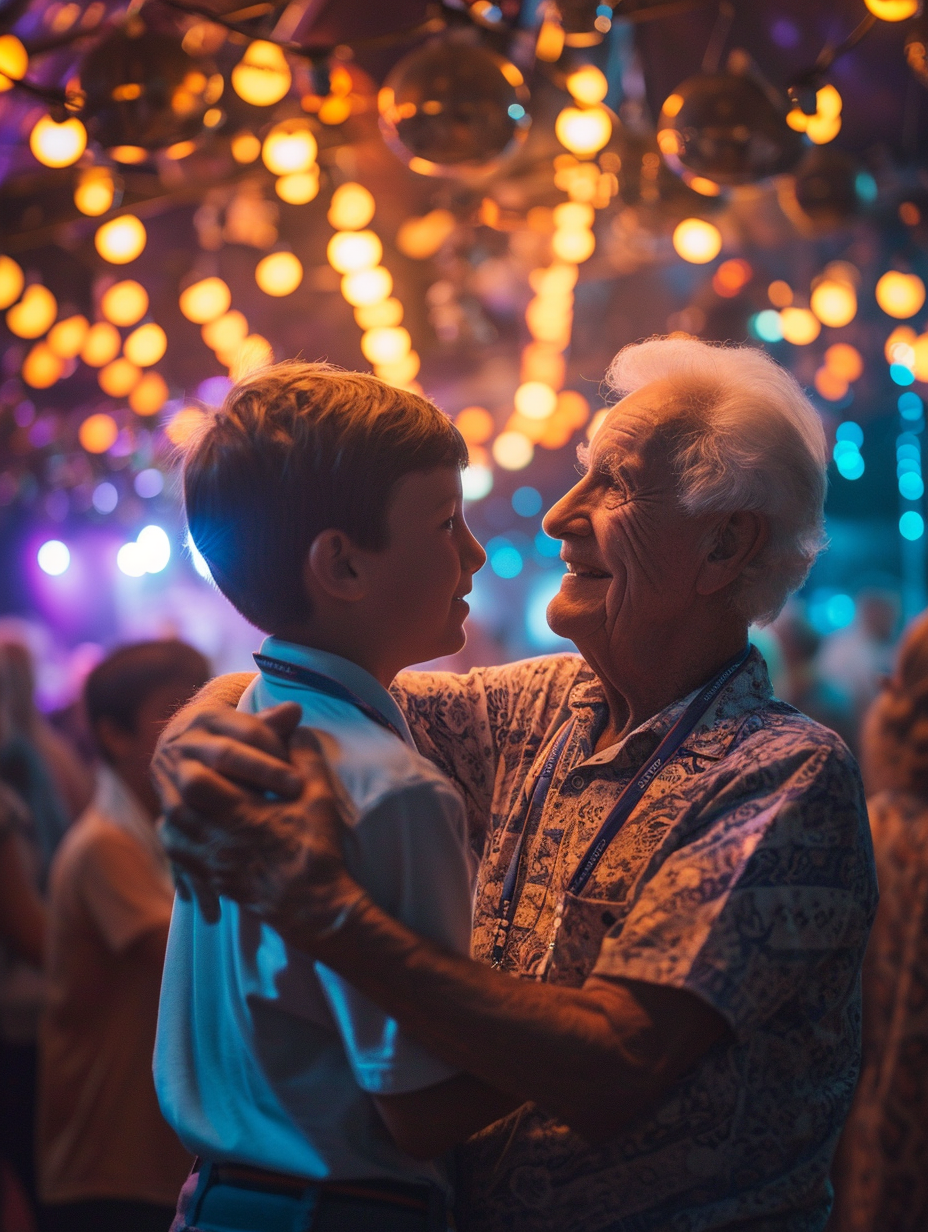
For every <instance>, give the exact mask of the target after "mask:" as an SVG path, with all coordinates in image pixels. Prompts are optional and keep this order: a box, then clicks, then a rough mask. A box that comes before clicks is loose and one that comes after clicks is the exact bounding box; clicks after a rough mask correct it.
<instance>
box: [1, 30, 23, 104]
mask: <svg viewBox="0 0 928 1232" xmlns="http://www.w3.org/2000/svg"><path fill="white" fill-rule="evenodd" d="M28 68H29V53H28V52H27V51H26V49H25V47H24V46H23V45H22V43H21V42H20V41H19V39H18V38H17V37H16V35H15V34H4V35H3V36H2V37H0V94H2V93H4V91H6V90H11V89H12V88H13V82H14V81H22V79H23V78H24V77H25V75H26V70H27V69H28Z"/></svg>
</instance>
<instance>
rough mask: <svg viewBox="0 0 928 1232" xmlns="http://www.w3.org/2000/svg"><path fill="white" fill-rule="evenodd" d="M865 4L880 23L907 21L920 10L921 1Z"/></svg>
mask: <svg viewBox="0 0 928 1232" xmlns="http://www.w3.org/2000/svg"><path fill="white" fill-rule="evenodd" d="M864 4H866V6H867V8H868V9H869V10H870V12H871V13H872V14H873V16H874V17H879V19H880V21H905V20H906V18H908V17H914V16H915V14H916V13H917V12H918V10H919V0H864Z"/></svg>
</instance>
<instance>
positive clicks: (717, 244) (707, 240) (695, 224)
mask: <svg viewBox="0 0 928 1232" xmlns="http://www.w3.org/2000/svg"><path fill="white" fill-rule="evenodd" d="M673 246H674V248H675V249H676V251H677V253H678V255H679V256H681V257H682V258H683V260H684V261H689V262H691V263H692V264H693V265H704V264H705V263H706V262H707V261H713V260H714V259H715V258H716V257H717V256H718V255H719V253H720V252H721V250H722V233H721V231H719V229H718V227H716V226H713V224H712V223H711V222H706V221H705V219H702V218H685V219H684V220H683V222H681V223H678V224H677V226H676V227H675V229H674V233H673Z"/></svg>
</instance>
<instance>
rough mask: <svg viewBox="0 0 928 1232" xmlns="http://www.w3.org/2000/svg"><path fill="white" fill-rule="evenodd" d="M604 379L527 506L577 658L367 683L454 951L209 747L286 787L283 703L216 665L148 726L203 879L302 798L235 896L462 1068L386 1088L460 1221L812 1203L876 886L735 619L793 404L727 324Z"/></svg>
mask: <svg viewBox="0 0 928 1232" xmlns="http://www.w3.org/2000/svg"><path fill="white" fill-rule="evenodd" d="M611 377H612V381H613V385H614V386H615V388H616V389H617V390H618V391H619V392H620V393H623V394H625V395H626V396H625V397H624V398H623V400H622V401H621V402H619V403H618V405H617V406H616V407H614V409H613V410H612V411H611V412H610V414H609V416H608V417H607V419H606V422H605V424H604V425H603V427H602V428H601V429H600V431H599V432H598V433H597V435H596V437H595V438H594V440H593V442H592V444H591V446H590V449H589V454H588V456H584V457H583V459H582V461H583V462H584V465H585V473H584V475H583V477H582V478H581V479H580V481H579V483H577V484H576V485H575V486H574V487H573V488H572V489H571V490H570V491H569V492H568V493H567V494H566V495H565V496H564V497H563V498H562V499H561V500H560V501H559V502H558V503H557V504H556V505H555V506H554V508H553V509H552V510H551V511H550V512H549V513H548V515H547V518H546V521H545V526H546V529H547V531H548V533H549V534H551V535H553V536H555V537H557V538H559V539H561V540H562V541H563V545H564V546H563V550H562V555H563V558H564V560H565V562H566V564H567V572H566V574H565V576H564V579H563V582H562V585H561V589H560V592H559V593H558V595H557V596H556V597H555V598H554V600H553V601H552V603H551V606H550V608H549V611H548V617H549V621H550V624H551V626H552V628H553V629H555V630H556V632H558V633H560V634H562V635H563V636H564V637H568V638H570V639H571V640H572V641H573V642H574V643H575V644H576V645H577V647H578V649H579V650H580V652H581V656H582V657H576V656H572V655H557V656H552V657H547V658H542V659H536V660H530V661H527V662H523V663H516V664H511V665H508V666H504V667H498V668H487V669H476V670H474V671H472V672H470V673H469V674H468V675H466V676H455V675H451V674H444V673H423V674H419V673H404V674H402V675H401V676H400V677H398V678H397V680H396V682H395V685H394V694H395V697H396V698H397V700H398V702H399V703H400V705H401V707H402V708H403V710H404V712H405V714H406V717H407V718H408V720H409V724H410V727H411V729H412V731H413V734H414V737H415V739H416V741H417V743H418V745H419V747H420V749H421V750H422V751H423V752H424V753H425V754H426V755H427V756H429V757H430V758H431V759H432V760H433V761H434V762H435V763H436V764H437V765H439V766H440V767H441V768H442V769H443V770H444V771H445V772H446V773H447V774H448V775H449V776H450V777H451V778H452V779H453V780H454V781H455V782H456V783H457V784H458V786H459V787H460V789H461V791H462V792H463V795H464V797H465V800H466V803H467V805H468V809H469V813H470V818H471V823H472V826H473V831H474V834H475V836H477V837H478V838H479V840H480V844H481V850H482V862H481V867H480V873H479V878H478V885H477V891H476V900H475V926H474V942H473V959H467V958H463V957H459V956H454V955H450V954H448V953H445V952H443V951H442V950H441V949H439V948H438V947H437V946H435V945H433V944H431V943H429V942H427V941H425V940H423V939H421V938H419V937H418V936H416V935H415V934H413V933H411V932H410V931H408V930H407V929H405V928H404V927H402V926H401V925H399V924H397V923H396V922H395V921H393V920H392V919H391V918H390V917H389V916H387V915H385V914H384V913H383V912H381V911H380V910H379V909H378V908H377V907H376V906H375V905H374V904H373V903H372V902H371V901H370V899H369V898H368V897H367V895H366V894H365V893H364V891H363V890H362V889H361V887H359V886H358V885H357V884H356V883H355V882H353V881H352V879H351V878H350V877H349V875H348V874H347V872H346V871H345V868H344V865H343V863H342V861H341V857H340V849H339V843H338V836H337V835H336V834H335V833H334V831H333V827H332V825H331V823H328V822H325V821H324V819H322V818H320V814H319V810H318V807H317V806H316V809H315V813H314V824H313V826H311V827H306V826H305V824H304V820H303V818H302V816H301V809H302V807H303V806H302V804H301V802H300V799H301V798H305V797H301V798H298V799H296V802H295V803H287V802H286V801H285V802H279V803H277V802H271V801H268V800H267V798H266V796H261V797H260V798H259V797H258V795H257V794H256V793H254V792H249V791H247V790H246V789H244V788H242V787H241V786H234V785H233V784H232V783H231V782H229V781H226V779H225V778H223V777H220V775H227V776H229V779H234V780H235V781H236V782H237V783H238V784H239V785H240V784H242V783H247V784H250V785H252V786H253V787H255V788H259V789H261V790H262V791H267V789H271V790H273V791H274V792H276V793H277V794H278V795H280V796H284V797H286V798H287V799H288V800H293V799H294V798H295V797H300V793H301V792H302V791H303V790H304V781H303V779H302V778H301V777H300V776H299V775H298V774H296V773H295V771H294V768H293V766H292V765H290V766H288V765H286V764H284V762H285V759H286V756H287V753H286V748H285V737H286V733H287V727H288V724H290V725H292V723H293V721H294V719H293V716H292V715H290V714H288V713H286V712H283V711H280V712H278V713H277V714H276V715H274V716H272V718H273V721H274V722H275V723H276V725H277V731H276V732H274V731H272V730H271V729H270V728H269V727H268V726H267V725H265V724H262V723H261V722H259V721H258V720H257V719H255V718H254V717H250V716H246V715H244V714H238V713H235V712H232V711H231V710H229V709H228V703H229V702H234V701H235V699H236V698H237V697H238V695H239V694H240V692H241V689H242V687H243V686H244V683H245V681H244V679H242V678H229V679H227V680H225V681H221V682H217V683H216V684H215V685H214V686H211V690H210V691H208V692H207V693H206V694H205V695H204V696H203V698H201V700H200V701H199V702H198V703H197V704H195V705H194V706H193V707H192V708H191V709H188V711H186V712H184V715H183V716H182V717H180V718H179V719H177V720H175V722H174V724H173V725H172V728H171V729H170V731H169V733H168V739H167V740H166V741H165V743H164V745H163V749H162V753H161V758H160V763H159V770H160V774H161V777H162V781H163V784H164V786H165V790H166V791H167V792H168V794H169V795H172V793H176V792H177V791H179V792H180V797H181V798H182V799H183V801H184V802H185V805H184V806H183V807H181V805H180V804H179V803H178V796H177V795H176V794H173V795H172V798H173V800H174V801H175V803H176V804H177V807H176V808H175V810H174V817H175V821H174V828H173V829H172V831H171V834H170V838H171V842H172V844H173V848H174V852H175V855H176V857H177V859H178V861H179V862H180V863H182V864H183V866H184V867H185V868H186V869H187V871H188V874H189V875H190V876H192V878H193V879H194V881H196V882H197V883H198V885H199V887H200V888H201V890H203V889H205V888H206V887H208V886H209V885H211V886H212V887H213V889H218V890H219V891H227V892H231V893H233V894H237V895H240V896H242V897H244V898H246V899H247V898H248V897H249V895H251V896H252V900H254V891H253V888H250V887H249V886H248V885H245V884H243V881H244V878H241V879H239V881H237V880H236V873H235V868H236V859H237V856H238V855H239V854H240V853H242V852H245V851H249V854H250V851H251V850H253V849H254V847H256V846H257V845H258V844H259V843H261V842H264V843H265V844H266V846H268V847H272V846H273V842H274V841H276V840H275V839H274V837H273V836H275V835H276V836H278V837H279V836H281V835H282V836H284V838H286V836H287V835H288V834H290V833H292V828H293V826H294V825H295V824H297V825H299V824H303V828H304V829H305V830H307V836H306V838H305V844H306V847H307V850H308V852H309V854H310V857H312V856H315V857H317V858H309V859H308V860H307V861H306V863H305V868H304V871H303V872H302V873H300V874H298V875H296V876H293V877H290V878H289V879H288V878H282V881H283V883H284V885H283V888H282V890H281V892H280V893H279V894H277V895H275V894H272V895H271V896H270V901H268V902H266V903H265V910H267V911H268V913H269V914H270V915H271V917H272V919H273V921H274V924H275V926H276V927H277V928H278V929H279V931H281V932H282V933H283V935H284V936H285V938H286V939H287V940H288V941H289V942H290V943H291V944H293V945H295V946H298V947H300V948H302V949H304V950H306V951H308V952H309V953H310V954H312V955H314V956H315V957H316V958H318V959H320V960H322V961H324V962H325V963H326V964H327V965H329V966H330V967H332V968H334V969H335V970H336V971H338V972H339V973H341V974H342V975H343V976H344V977H346V978H347V979H349V980H350V981H352V982H353V983H354V984H355V985H356V986H357V987H358V988H360V989H361V990H362V991H363V992H365V993H366V994H367V995H368V996H369V997H370V998H371V999H372V1000H374V1001H375V1002H377V1003H378V1004H379V1005H380V1006H382V1007H383V1008H384V1009H385V1010H386V1011H387V1012H388V1013H389V1014H391V1015H392V1016H393V1017H394V1018H395V1019H396V1020H397V1021H398V1023H399V1024H400V1026H401V1027H402V1028H403V1029H404V1030H405V1031H406V1032H407V1033H408V1034H409V1035H410V1036H412V1037H413V1038H416V1039H418V1040H419V1041H420V1042H421V1043H423V1044H424V1045H426V1046H427V1047H428V1048H429V1049H431V1050H432V1051H433V1052H434V1053H435V1054H436V1055H438V1056H439V1057H441V1058H443V1059H444V1060H445V1061H446V1062H449V1063H451V1064H452V1065H454V1066H456V1067H458V1068H459V1069H460V1070H461V1071H462V1074H463V1075H464V1076H470V1077H469V1078H466V1079H464V1080H463V1083H462V1084H461V1083H459V1085H458V1086H457V1087H456V1088H455V1090H454V1093H453V1098H452V1093H451V1092H448V1093H446V1096H445V1097H444V1102H442V1100H443V1097H442V1094H441V1092H440V1091H439V1090H437V1089H436V1091H434V1092H433V1098H431V1100H430V1099H429V1098H428V1093H427V1092H419V1093H416V1095H411V1096H409V1097H408V1099H409V1106H408V1107H407V1108H405V1109H404V1108H402V1107H395V1108H394V1111H393V1113H392V1115H394V1116H395V1117H396V1118H397V1121H398V1123H399V1122H402V1121H403V1119H404V1117H406V1118H408V1121H409V1124H410V1125H418V1126H419V1130H420V1132H419V1136H418V1139H416V1136H415V1135H414V1134H412V1135H411V1136H410V1137H409V1138H408V1140H409V1141H410V1142H414V1141H418V1142H419V1143H420V1144H421V1143H426V1144H427V1143H431V1144H433V1149H434V1151H435V1152H436V1153H437V1151H438V1150H440V1149H442V1148H443V1147H444V1146H446V1145H448V1144H449V1143H451V1142H453V1141H456V1140H457V1141H461V1142H462V1145H461V1147H460V1148H459V1151H458V1165H459V1166H458V1188H459V1218H460V1222H461V1226H462V1227H463V1228H466V1229H470V1230H473V1232H476V1230H479V1232H503V1230H504V1229H507V1230H508V1229H518V1230H519V1232H536V1230H537V1232H542V1230H550V1232H574V1230H576V1232H600V1230H603V1232H605V1230H606V1229H608V1230H610V1232H620V1230H621V1232H633V1230H634V1232H651V1230H654V1232H658V1230H663V1229H671V1228H672V1229H678V1230H680V1232H684V1230H685V1232H697V1230H702V1229H726V1230H730V1232H734V1229H739V1230H747V1229H750V1230H751V1232H773V1230H774V1229H776V1230H777V1232H786V1230H787V1229H788V1230H789V1232H818V1230H819V1229H822V1228H823V1227H824V1225H825V1222H826V1219H827V1217H828V1212H829V1208H830V1205H831V1189H830V1185H829V1182H828V1168H829V1163H830V1159H831V1155H832V1151H833V1149H834V1145H835V1142H836V1139H837V1135H838V1132H839V1130H840V1128H841V1124H842V1122H843V1120H844V1117H845V1114H846V1112H847V1109H848V1106H849V1102H850V1098H851V1094H852V1092H853V1088H854V1084H855V1080H856V1076H857V1068H858V1048H859V1038H858V1037H859V1022H860V1003H859V973H860V965H861V959H862V956H863V950H864V946H865V943H866V939H867V933H868V930H869V926H870V922H871V918H872V915H873V912H874V908H875V902H876V884H875V877H874V872H873V861H872V852H871V847H870V842H869V836H868V829H867V822H866V812H865V808H864V802H863V796H862V791H861V786H860V781H859V777H858V773H857V769H856V766H855V764H854V761H853V759H852V758H851V756H850V754H849V753H848V751H847V749H846V748H845V746H844V745H843V744H842V743H841V741H840V740H839V739H838V738H837V737H836V736H835V735H834V734H833V733H831V732H830V731H827V730H825V729H824V728H822V727H820V726H818V725H817V724H815V723H813V722H812V721H811V720H809V719H807V718H806V717H805V716H803V715H801V714H799V713H798V712H797V711H795V710H793V709H792V708H791V707H789V706H787V705H785V704H783V703H780V702H777V701H776V700H773V699H772V697H771V690H770V685H769V681H768V678H767V672H766V668H765V665H764V662H763V659H762V658H761V656H760V655H759V654H758V652H757V651H756V650H754V649H750V650H749V649H748V642H747V631H748V626H749V624H750V623H751V622H753V621H766V620H770V619H772V617H773V616H774V615H775V614H776V612H777V611H778V610H779V608H780V607H781V605H782V603H783V602H784V600H785V598H786V596H787V595H788V594H789V592H790V591H791V590H793V589H795V588H796V587H797V586H798V585H799V584H800V583H801V582H802V580H803V578H804V577H805V575H806V573H807V571H808V568H809V566H810V564H811V562H812V560H813V559H814V556H815V554H816V552H817V550H818V548H819V545H820V540H821V527H822V503H823V496H824V489H825V459H826V452H825V443H824V439H823V434H822V430H821V427H820V424H819V421H818V418H817V416H816V415H815V412H814V411H813V409H812V407H811V406H810V405H809V403H808V401H807V400H806V398H805V397H804V396H803V394H802V392H801V391H800V389H799V387H798V386H797V385H796V384H795V382H794V381H793V380H792V378H791V377H790V376H789V375H788V374H787V373H785V372H784V371H783V370H782V369H780V368H778V367H777V366H776V365H775V364H774V363H773V362H772V361H771V360H769V359H768V358H767V357H766V356H764V355H763V354H762V353H760V352H758V351H755V350H739V349H734V348H721V347H710V346H708V345H706V344H704V343H700V342H697V341H694V340H689V339H663V340H661V339H656V340H652V341H650V342H646V343H642V344H640V345H637V346H633V347H628V348H626V349H625V350H624V351H622V352H621V353H620V354H619V356H618V357H617V359H616V360H615V362H614V364H613V367H612V370H611ZM219 702H223V703H226V707H225V708H223V707H222V706H220V705H218V704H217V703H219ZM321 784H322V777H321V775H319V774H316V775H315V776H314V783H313V788H312V790H313V791H314V792H318V791H320V790H324V788H323V787H322V786H321ZM194 810H198V812H195V811H194ZM288 827H289V828H288ZM227 831H228V832H227ZM268 835H270V836H272V837H271V838H268V837H267V836H268ZM243 863H244V861H243ZM248 864H249V867H251V868H253V866H254V860H253V859H250V860H249V862H248ZM452 1081H457V1080H452ZM468 1084H470V1085H468ZM488 1087H489V1088H494V1089H495V1091H496V1092H501V1093H503V1094H504V1095H506V1096H508V1097H509V1098H510V1100H511V1104H512V1106H513V1107H514V1108H515V1110H514V1111H512V1112H511V1113H509V1114H508V1115H505V1116H503V1117H502V1119H495V1120H494V1119H493V1117H494V1116H498V1115H499V1112H498V1109H499V1105H497V1111H496V1112H495V1113H494V1112H492V1111H491V1109H492V1099H490V1098H489V1097H488V1095H487V1088H488ZM488 1121H489V1122H490V1123H487V1122H488ZM468 1135H470V1136H468ZM418 1149H427V1146H424V1147H421V1146H420V1148H418Z"/></svg>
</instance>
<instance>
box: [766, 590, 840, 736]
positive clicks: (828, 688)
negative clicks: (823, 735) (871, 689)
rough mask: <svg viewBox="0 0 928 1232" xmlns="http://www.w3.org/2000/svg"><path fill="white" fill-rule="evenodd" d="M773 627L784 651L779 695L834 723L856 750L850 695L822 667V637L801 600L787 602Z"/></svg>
mask: <svg viewBox="0 0 928 1232" xmlns="http://www.w3.org/2000/svg"><path fill="white" fill-rule="evenodd" d="M771 629H772V630H773V633H774V634H775V636H776V639H777V643H778V649H779V652H780V656H779V657H780V672H779V673H778V677H777V679H776V692H777V696H778V697H780V698H782V699H783V701H785V702H789V704H790V705H791V706H795V707H796V709H797V710H801V711H802V713H803V714H807V715H808V716H809V718H810V719H815V721H816V723H821V724H822V725H823V726H824V727H830V728H831V730H832V731H834V732H837V733H838V735H839V736H840V737H841V739H842V740H844V742H845V743H846V744H847V745H848V746H849V747H850V748H852V749H854V750H855V751H856V748H857V728H856V724H855V719H854V712H853V708H852V705H851V699H850V696H849V695H848V693H847V692H845V691H843V690H841V689H840V688H838V687H837V685H836V684H835V683H834V682H833V681H830V680H825V679H824V678H823V676H822V674H821V672H820V671H819V668H818V663H817V656H818V653H819V649H820V647H821V644H822V639H821V636H820V635H819V634H818V633H817V632H816V630H815V629H814V628H813V627H812V625H811V624H810V623H809V621H808V620H807V619H806V616H805V613H804V612H803V611H802V608H801V607H800V606H799V604H798V603H796V602H792V601H791V602H790V603H787V605H786V607H785V608H784V609H783V611H782V612H781V613H780V615H779V616H778V617H777V618H776V620H775V621H774V622H773V624H772V625H771Z"/></svg>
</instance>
